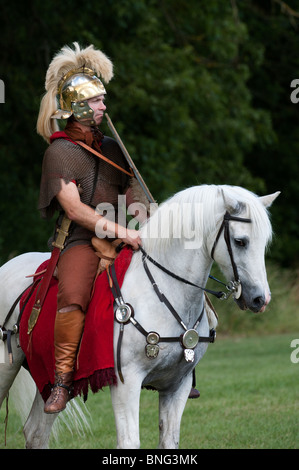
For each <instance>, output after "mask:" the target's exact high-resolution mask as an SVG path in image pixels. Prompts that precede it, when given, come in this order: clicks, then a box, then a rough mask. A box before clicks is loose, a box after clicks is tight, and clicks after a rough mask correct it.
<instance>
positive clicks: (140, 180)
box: [105, 113, 155, 203]
mask: <svg viewBox="0 0 299 470" xmlns="http://www.w3.org/2000/svg"><path fill="white" fill-rule="evenodd" d="M105 116H106V119H107V122H108V126H109V129H110V130H111V132H112V134H113V135H114V137H115V139H116V141H117V143H118V145H119V146H120V148H121V150H122V152H123V154H124V156H125V158H126V160H127V162H128V164H129V166H130V168H132V170H133V173H134V175H135V177H136V179H137V181H138V183H139V184H140V186H141V188H142V190H143V192H144V194H145V195H146V197H147V199H148V200H149V202H151V203H155V200H154V198H153V196H152V195H151V193H150V191H149V189H148V187H147V186H146V184H145V182H144V180H143V178H142V176H141V175H140V173H139V171H138V170H137V168H136V165H135V163H134V162H133V160H132V158H131V157H130V155H129V152H128V151H127V149H126V147H125V146H124V144H123V142H122V140H121V138H120V137H119V135H118V133H117V131H116V129H115V127H114V125H113V123H112V121H111V119H110V117H109V115H108V114H107V113H105Z"/></svg>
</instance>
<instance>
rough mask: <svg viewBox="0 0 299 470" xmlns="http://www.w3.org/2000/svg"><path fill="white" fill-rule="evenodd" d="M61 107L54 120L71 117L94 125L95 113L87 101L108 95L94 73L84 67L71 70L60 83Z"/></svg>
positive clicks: (59, 96) (59, 97) (59, 98)
mask: <svg viewBox="0 0 299 470" xmlns="http://www.w3.org/2000/svg"><path fill="white" fill-rule="evenodd" d="M57 91H58V100H59V107H60V109H58V110H57V111H56V112H55V113H54V115H53V116H52V118H56V119H68V118H69V117H70V116H71V115H73V116H74V118H75V119H76V120H77V121H79V122H81V123H82V124H85V125H87V126H88V125H94V124H95V122H94V120H93V115H94V111H93V109H91V108H90V106H89V105H88V102H87V100H89V99H90V98H94V97H95V96H98V95H104V94H106V90H105V87H104V85H103V83H102V82H101V80H100V79H99V78H98V77H97V76H96V75H95V73H94V71H93V70H91V69H89V68H87V67H85V66H82V67H80V68H78V69H76V70H70V71H69V72H68V73H66V74H65V75H64V76H63V77H62V78H61V80H60V82H59V83H58V90H57Z"/></svg>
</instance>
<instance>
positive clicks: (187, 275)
mask: <svg viewBox="0 0 299 470" xmlns="http://www.w3.org/2000/svg"><path fill="white" fill-rule="evenodd" d="M151 256H152V258H154V259H155V260H156V261H158V262H159V263H160V264H161V265H162V266H164V267H165V268H166V269H168V270H169V271H171V272H172V273H174V274H176V275H177V276H180V277H181V278H184V279H185V280H187V281H190V282H192V283H194V284H196V285H198V286H201V287H205V285H206V283H207V279H208V276H209V273H210V269H211V260H210V258H209V257H208V256H206V253H205V250H204V248H200V249H197V250H193V249H186V248H184V247H183V246H179V245H177V246H175V247H173V248H172V249H168V250H166V251H165V252H163V253H152V254H151ZM148 266H149V269H150V271H151V273H152V274H153V276H154V279H155V281H156V283H157V285H158V287H159V289H160V290H161V291H162V292H163V293H164V295H165V296H166V297H167V299H168V300H169V301H170V302H171V303H172V304H174V306H175V308H176V309H177V311H179V312H180V313H181V314H182V315H185V316H187V318H186V321H189V322H190V323H192V321H193V320H194V321H196V319H197V317H198V315H199V313H200V312H199V310H201V309H202V306H203V290H202V289H199V288H196V287H194V286H190V285H188V284H186V283H184V282H182V281H180V280H177V279H174V278H173V277H172V276H170V275H168V274H166V273H165V272H163V271H162V270H161V269H159V268H158V267H155V266H154V265H153V264H152V263H150V262H148Z"/></svg>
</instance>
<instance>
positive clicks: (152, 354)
mask: <svg viewBox="0 0 299 470" xmlns="http://www.w3.org/2000/svg"><path fill="white" fill-rule="evenodd" d="M145 354H146V356H147V357H148V358H149V359H155V358H156V357H157V356H158V354H159V346H158V345H157V344H147V345H146V346H145Z"/></svg>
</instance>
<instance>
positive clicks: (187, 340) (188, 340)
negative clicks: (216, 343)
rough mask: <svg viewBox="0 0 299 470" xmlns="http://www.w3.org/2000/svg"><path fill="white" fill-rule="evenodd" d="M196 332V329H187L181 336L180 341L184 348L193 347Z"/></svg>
mask: <svg viewBox="0 0 299 470" xmlns="http://www.w3.org/2000/svg"><path fill="white" fill-rule="evenodd" d="M198 339H199V336H198V333H197V331H196V330H187V331H186V332H185V333H184V335H183V338H182V343H183V345H184V346H185V348H188V349H193V348H195V346H196V345H197V343H198Z"/></svg>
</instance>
